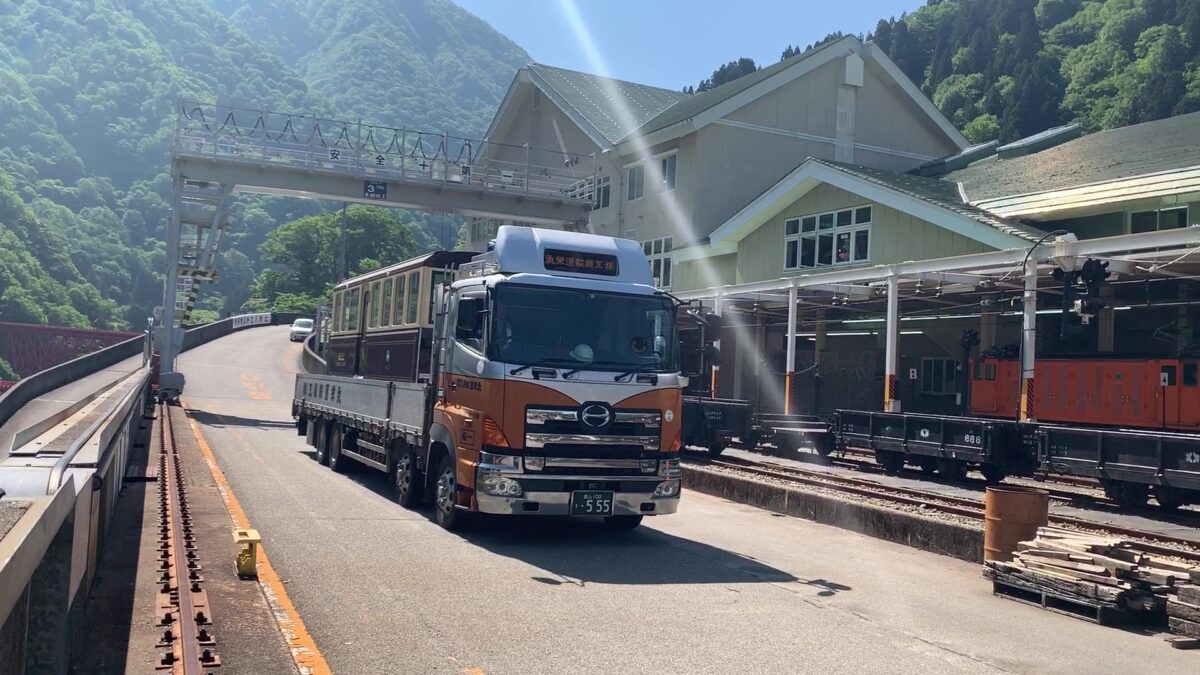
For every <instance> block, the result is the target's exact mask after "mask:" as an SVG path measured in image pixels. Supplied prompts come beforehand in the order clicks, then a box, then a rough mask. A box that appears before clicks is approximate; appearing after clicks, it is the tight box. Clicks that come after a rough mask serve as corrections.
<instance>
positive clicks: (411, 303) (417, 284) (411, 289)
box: [405, 270, 421, 323]
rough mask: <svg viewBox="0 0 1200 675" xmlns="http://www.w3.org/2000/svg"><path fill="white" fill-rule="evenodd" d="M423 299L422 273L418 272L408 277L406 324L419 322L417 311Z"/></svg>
mask: <svg viewBox="0 0 1200 675" xmlns="http://www.w3.org/2000/svg"><path fill="white" fill-rule="evenodd" d="M420 299H421V271H420V270H417V271H416V272H413V273H411V274H409V275H408V320H407V321H406V322H405V323H416V322H417V309H418V307H417V306H418V305H419V304H420V302H419V301H420Z"/></svg>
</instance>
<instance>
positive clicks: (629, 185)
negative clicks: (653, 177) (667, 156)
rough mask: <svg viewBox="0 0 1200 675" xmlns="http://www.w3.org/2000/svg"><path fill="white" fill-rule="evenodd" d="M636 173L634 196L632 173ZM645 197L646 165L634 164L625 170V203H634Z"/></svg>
mask: <svg viewBox="0 0 1200 675" xmlns="http://www.w3.org/2000/svg"><path fill="white" fill-rule="evenodd" d="M635 171H636V172H637V174H636V175H637V181H636V185H637V191H636V192H637V195H636V196H635V195H634V185H635V182H634V180H633V177H634V172H635ZM645 196H646V165H644V164H634V165H633V166H631V167H629V168H627V169H625V201H627V202H636V201H637V200H639V199H641V198H642V197H645Z"/></svg>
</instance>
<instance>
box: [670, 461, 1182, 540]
mask: <svg viewBox="0 0 1200 675" xmlns="http://www.w3.org/2000/svg"><path fill="white" fill-rule="evenodd" d="M688 461H693V462H695V463H696V464H697V465H700V466H712V467H719V468H722V469H725V470H728V471H732V472H735V473H742V474H747V475H751V476H757V477H760V478H768V479H772V480H776V481H780V482H783V483H787V484H792V485H800V486H805V487H810V488H818V489H822V490H828V491H832V492H836V493H842V494H846V495H853V496H856V497H861V498H866V499H869V500H873V501H876V502H882V503H886V504H890V505H895V506H897V507H899V508H904V509H905V510H912V509H914V508H915V509H918V510H919V512H922V513H927V514H929V515H935V516H936V515H939V514H950V515H953V516H957V517H960V518H966V519H969V520H971V521H977V522H979V523H981V524H982V522H983V518H984V503H983V500H982V499H974V498H969V497H959V496H954V495H947V494H942V493H939V492H934V491H930V490H921V489H917V488H911V487H902V486H894V485H884V484H882V483H878V482H876V481H873V480H870V479H867V478H860V477H856V476H849V475H846V474H842V473H831V472H828V471H821V470H818V469H806V468H802V467H796V466H789V465H783V464H776V463H773V462H756V461H753V460H749V459H743V458H740V457H718V458H708V459H699V458H695V457H689V458H688ZM1049 524H1051V525H1055V526H1059V527H1067V528H1071V529H1077V530H1081V531H1087V532H1093V533H1098V534H1103V535H1106V536H1114V537H1122V538H1128V539H1132V540H1136V541H1137V544H1138V546H1139V547H1140V548H1143V549H1145V550H1147V551H1150V552H1153V553H1157V554H1161V555H1169V556H1174V557H1176V558H1180V559H1183V560H1187V561H1189V562H1194V563H1200V542H1195V541H1191V540H1188V539H1183V538H1179V537H1172V536H1169V535H1164V534H1160V533H1156V532H1146V531H1143V530H1138V529H1135V528H1129V527H1123V526H1119V525H1112V524H1108V523H1100V522H1096V521H1092V520H1087V519H1083V518H1075V517H1073V516H1063V515H1058V514H1050V517H1049Z"/></svg>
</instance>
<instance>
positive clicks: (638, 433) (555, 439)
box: [525, 404, 662, 456]
mask: <svg viewBox="0 0 1200 675" xmlns="http://www.w3.org/2000/svg"><path fill="white" fill-rule="evenodd" d="M591 420H601V421H605V420H606V421H605V423H603V424H599V425H596V424H589V423H588V421H591ZM661 430H662V415H661V413H659V412H658V411H655V410H611V409H609V408H608V407H607V406H604V405H602V404H584V405H583V406H581V407H580V408H529V409H527V410H526V411H525V447H526V448H531V449H539V448H541V449H545V450H546V451H547V454H553V453H552V450H555V449H562V450H567V451H569V449H571V448H579V447H585V446H586V447H596V448H602V449H603V451H604V452H603V453H602V454H603V456H612V455H611V454H610V453H611V451H612V450H617V449H619V448H627V447H630V446H632V447H634V448H637V449H638V450H658V449H659V439H660V437H661V433H662V431H661Z"/></svg>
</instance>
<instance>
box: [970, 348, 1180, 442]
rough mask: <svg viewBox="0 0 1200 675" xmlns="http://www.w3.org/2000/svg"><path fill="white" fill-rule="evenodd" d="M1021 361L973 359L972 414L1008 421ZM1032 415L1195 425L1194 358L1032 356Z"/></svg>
mask: <svg viewBox="0 0 1200 675" xmlns="http://www.w3.org/2000/svg"><path fill="white" fill-rule="evenodd" d="M1020 378H1021V364H1020V362H1019V361H1017V360H1015V359H1002V358H996V357H984V358H982V359H979V360H977V361H976V362H975V364H974V368H973V373H972V378H971V386H970V403H971V413H970V414H972V415H979V416H984V417H1000V418H1005V419H1014V418H1016V414H1017V405H1018V399H1019V394H1020ZM1033 383H1034V384H1033V391H1034V396H1033V401H1034V417H1036V418H1037V420H1038V421H1040V422H1056V423H1064V424H1088V425H1100V426H1107V427H1119V428H1139V429H1166V430H1171V431H1184V432H1196V431H1200V358H1196V357H1191V358H1186V357H1185V358H1170V359H1168V358H1149V359H1147V358H1124V357H1122V358H1102V357H1098V358H1047V359H1038V361H1037V365H1036V367H1035V370H1034V379H1033Z"/></svg>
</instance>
